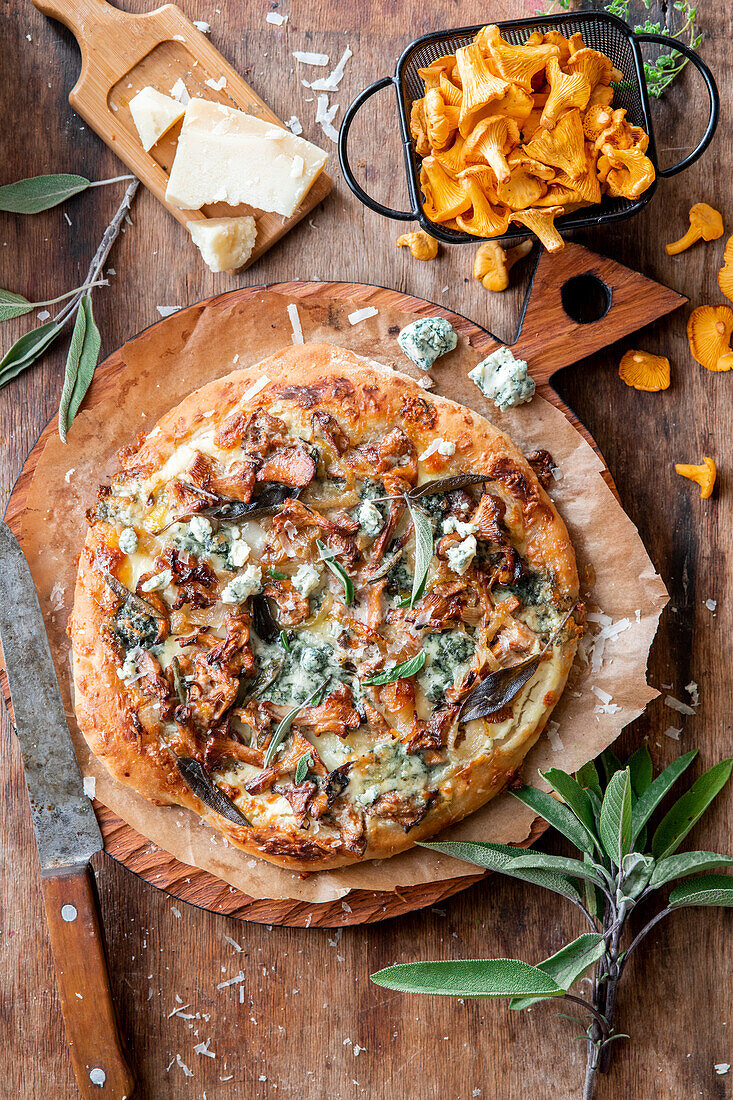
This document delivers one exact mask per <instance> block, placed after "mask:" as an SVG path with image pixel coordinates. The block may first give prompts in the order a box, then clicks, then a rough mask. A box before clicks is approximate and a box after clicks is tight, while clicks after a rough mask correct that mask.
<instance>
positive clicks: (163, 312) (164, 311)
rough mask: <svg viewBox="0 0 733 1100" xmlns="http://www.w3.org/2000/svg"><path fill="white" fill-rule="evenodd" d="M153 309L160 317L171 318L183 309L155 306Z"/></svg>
mask: <svg viewBox="0 0 733 1100" xmlns="http://www.w3.org/2000/svg"><path fill="white" fill-rule="evenodd" d="M155 308H156V309H157V311H158V313H159V314H160V316H161V317H172V316H173V314H174V313H178V310H179V309H183V306H156V307H155Z"/></svg>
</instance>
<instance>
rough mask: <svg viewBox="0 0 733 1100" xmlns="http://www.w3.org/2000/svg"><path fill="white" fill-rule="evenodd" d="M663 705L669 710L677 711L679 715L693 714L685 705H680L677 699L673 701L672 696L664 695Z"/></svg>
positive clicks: (689, 707)
mask: <svg viewBox="0 0 733 1100" xmlns="http://www.w3.org/2000/svg"><path fill="white" fill-rule="evenodd" d="M664 705H665V706H666V707H669V708H670V710H676V711H679V713H680V714H690V715H693V716H694V714H695V711H694V710H693V709H692V707H691V706H689V705H688V704H687V703H682V702H681V701H680V700H679V699H675V697H674V695H665V697H664Z"/></svg>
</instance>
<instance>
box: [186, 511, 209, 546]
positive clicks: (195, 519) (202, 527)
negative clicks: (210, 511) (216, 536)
mask: <svg viewBox="0 0 733 1100" xmlns="http://www.w3.org/2000/svg"><path fill="white" fill-rule="evenodd" d="M188 529H189V531H190V532H191V535H192V537H193V538H195V539H196V542H200V543H201V544H202V545H205V544H206V539H207V538H208V536H209V535H210V534H211V533H212V532H213V530H214V528H213V527H212V526H211V520H210V519H207V518H206V516H191V522H190V523H189V525H188Z"/></svg>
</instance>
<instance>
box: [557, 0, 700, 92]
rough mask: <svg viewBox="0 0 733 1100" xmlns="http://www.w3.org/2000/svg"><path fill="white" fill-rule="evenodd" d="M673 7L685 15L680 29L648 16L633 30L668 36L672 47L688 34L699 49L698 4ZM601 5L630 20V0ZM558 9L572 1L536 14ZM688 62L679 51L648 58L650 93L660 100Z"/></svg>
mask: <svg viewBox="0 0 733 1100" xmlns="http://www.w3.org/2000/svg"><path fill="white" fill-rule="evenodd" d="M643 3H644V7H645V8H647V9H648V8H650V7H651V0H643ZM672 6H673V8H674V10H675V11H678V12H679V13H680V15H681V17H682V26H681V27H680V28H679V30H676V31H673V30H671V29H670V28H669V27H668V26H667V25H666V24H664V23H652V21H651V20H650V19H647V20H646V22H644V23H637V24H635V25H634V26H633V30H634V33H635V34H661V35H662V37H663V38H668V39H669V43H670V48H671V49H672V50H674V42H675V39H678V38H684V37H687V40H688V44H689V45H690V47H691V48H692V49H693V50H696V49H697V48H698V46H699V45H700V43H701V42H702V34H701V33H700V32H699V31H698V29H697V7H695V6H694V5H693V4H691V3H689V0H675V3H674V4H673V5H672ZM602 7H603V10H604V11H607V12H608V13H609V15H615V16H618V18H619V19H623V20H624V22H626V23H629V22H630V18H629V9H630V7H631V0H608V3H605V4H603V5H602ZM557 8H561V9H562V10H563V11H569V10H570V8H571V0H553V3H552V4H551V5H550V7H549V9H548V10H547V11H540V10H538V12H537V14H538V15H552V14H553V12H554V11H555V10H556V9H557ZM686 64H687V58H686V57H684V56H682V55H681V54H679V53H660V54H659V56H658V57H656V58H654V59H653V60H650V61H645V62H644V80H645V83H646V86H647V91H648V92H649V95H650V96H652V97H653V98H654V99H659V98H660V97H661V96H662V95H663V94H664V92H665V91H666V90H667V88H668V87H669V86H670V84H672V82H673V81H674V80H676V79H677V77H678V76H679V75H680V73H681V72H682V70H683V69H684V67H685V65H686Z"/></svg>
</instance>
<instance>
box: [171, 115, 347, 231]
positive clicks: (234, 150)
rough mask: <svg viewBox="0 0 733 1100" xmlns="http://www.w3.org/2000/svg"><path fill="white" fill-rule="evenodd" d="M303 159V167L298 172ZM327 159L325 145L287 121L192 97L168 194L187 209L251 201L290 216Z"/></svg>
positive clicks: (274, 211) (260, 208)
mask: <svg viewBox="0 0 733 1100" xmlns="http://www.w3.org/2000/svg"><path fill="white" fill-rule="evenodd" d="M296 158H298V159H296ZM300 160H302V161H303V169H302V172H300V174H298V175H293V168H294V166H295V167H297V168H299V167H300ZM325 163H326V153H324V152H323V150H322V149H318V148H317V147H316V146H315V145H311V143H310V142H309V141H306V140H305V139H304V138H300V137H296V136H295V134H292V133H291V132H290V131H289V130H286V129H284V128H283V127H280V126H276V125H274V124H273V123H271V122H264V121H263V120H262V119H260V118H255V117H254V116H253V115H247V114H245V113H244V111H237V110H235V109H233V108H232V107H225V106H224V105H223V104H221V103H211V102H209V101H208V100H205V99H192V100H191V102H190V103H189V104H188V106H187V108H186V114H185V117H184V119H183V127H182V129H181V136H180V138H179V139H178V149H177V151H176V156H175V160H174V161H173V167H172V169H171V174H170V178H169V180H168V189H167V191H166V196H165V197H166V201H167V202H171V203H173V204H174V205H175V206H179V207H181V208H182V209H184V210H199V209H200V208H201V207H202V206H204V205H206V204H209V203H215V202H226V203H228V204H229V205H230V206H238V205H239V204H240V203H247V204H248V205H249V206H254V207H256V208H257V209H258V210H267V211H270V212H272V213H275V214H282V215H283V216H284V217H289V216H290V215H291V214H292V213H293V212H294V211H295V210H296V209H297V207H298V205H299V204H300V203H301V202H302V200H303V198H304V197H305V195H306V194H307V193H308V191H309V190H310V188H311V187H312V185H313V183H314V182H315V180H316V179H317V178H318V176H319V175H320V173H321V170H322V169H323V166H324V164H325Z"/></svg>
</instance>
